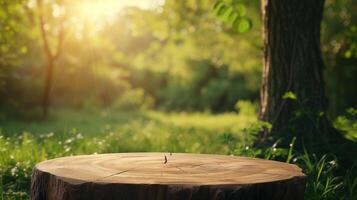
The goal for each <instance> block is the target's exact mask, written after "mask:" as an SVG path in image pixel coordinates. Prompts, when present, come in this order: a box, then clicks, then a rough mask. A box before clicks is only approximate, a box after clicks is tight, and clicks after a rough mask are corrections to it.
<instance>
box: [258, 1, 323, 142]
mask: <svg viewBox="0 0 357 200" xmlns="http://www.w3.org/2000/svg"><path fill="white" fill-rule="evenodd" d="M323 6H324V0H313V1H312V0H262V13H263V41H264V50H263V54H264V55H263V82H262V88H261V105H260V119H261V120H263V121H267V122H270V123H271V124H272V125H273V129H272V132H284V131H289V130H293V129H294V128H298V129H299V132H300V133H304V134H305V133H306V136H307V137H309V135H310V134H314V133H320V132H321V130H320V124H319V123H320V121H321V122H322V121H324V122H323V123H325V122H326V119H327V118H326V117H325V111H326V107H327V100H326V97H325V83H324V78H323V70H324V64H323V61H322V57H321V51H320V23H321V19H322V13H323ZM287 92H292V93H290V94H294V95H295V96H296V99H294V98H293V96H294V95H290V96H291V98H290V99H289V98H283V96H284V94H286V93H287ZM320 118H321V119H320ZM322 118H326V119H322ZM266 133H267V131H266V132H265V134H264V137H267V134H266Z"/></svg>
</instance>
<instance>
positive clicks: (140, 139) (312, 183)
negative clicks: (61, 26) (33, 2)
mask: <svg viewBox="0 0 357 200" xmlns="http://www.w3.org/2000/svg"><path fill="white" fill-rule="evenodd" d="M256 122H257V120H256V116H255V115H254V112H242V113H241V114H237V113H226V114H220V115H212V114H209V113H163V112H157V111H145V112H144V111H143V112H109V111H100V112H99V111H98V112H94V111H93V112H84V111H80V112H79V111H78V112H76V111H73V110H59V111H55V112H53V115H52V116H51V118H50V119H49V120H48V121H46V122H41V121H33V122H24V121H11V120H10V121H9V120H8V121H3V122H0V123H1V124H0V127H1V131H0V132H1V134H0V174H1V176H0V198H2V199H28V193H29V187H30V179H31V171H32V167H33V166H34V164H35V163H38V162H40V161H42V160H46V159H51V158H54V157H60V156H68V155H77V154H94V153H108V152H137V151H170V152H194V153H210V154H234V155H245V156H258V157H263V158H266V159H277V160H281V161H287V162H294V163H296V164H299V165H300V166H301V167H302V168H303V169H304V172H305V173H306V174H307V175H308V183H307V189H306V199H346V200H347V199H349V200H350V199H352V200H353V199H357V196H356V195H357V192H356V190H357V178H356V176H355V175H354V173H353V170H355V169H354V168H356V167H353V166H351V168H350V169H347V170H343V172H342V173H341V170H340V169H339V167H338V163H337V159H336V158H335V157H333V156H332V155H326V156H325V157H321V158H317V157H314V156H313V155H310V154H309V153H308V152H305V153H302V154H301V153H300V154H299V153H297V152H295V151H294V150H293V145H291V146H292V147H290V148H289V147H287V148H279V147H277V146H272V147H271V148H267V149H253V148H251V147H250V146H249V144H250V142H251V140H252V139H253V138H254V137H253V135H254V132H255V130H256V129H257V127H258V126H256V125H252V124H255V123H256Z"/></svg>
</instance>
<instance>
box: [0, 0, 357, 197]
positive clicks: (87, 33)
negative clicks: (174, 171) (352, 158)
mask: <svg viewBox="0 0 357 200" xmlns="http://www.w3.org/2000/svg"><path fill="white" fill-rule="evenodd" d="M118 2H121V3H118ZM215 2H216V1H215V0H184V1H182V0H145V1H144V0H133V1H122V0H118V1H115V0H108V1H100V0H76V1H69V0H0V5H1V7H0V153H1V155H0V174H1V176H0V197H2V198H4V199H21V198H23V199H27V198H28V193H29V185H30V175H31V169H32V166H33V165H34V164H35V163H37V162H40V161H42V160H45V159H50V158H54V157H59V156H67V155H75V154H90V153H107V152H128V151H173V152H195V153H216V154H218V153H219V154H232V155H245V156H257V157H262V158H266V159H276V160H280V161H286V162H294V163H296V164H299V166H301V167H302V168H303V169H304V172H305V173H306V174H307V175H308V177H309V179H308V183H307V192H306V197H307V198H306V199H337V198H338V199H346V200H347V199H357V178H356V177H357V176H356V174H357V173H356V172H357V170H356V168H357V164H356V163H355V164H354V165H353V166H350V167H347V168H343V169H341V168H339V166H338V165H337V164H336V162H338V160H339V159H338V158H336V157H335V156H334V155H324V156H322V157H318V156H316V155H315V154H314V152H311V151H309V149H307V150H306V149H305V151H304V152H296V151H294V150H293V147H294V141H295V139H294V140H293V141H292V143H291V144H290V146H279V145H278V142H277V143H275V144H273V145H272V146H271V147H268V148H264V149H263V148H262V149H257V148H254V147H253V146H252V140H253V138H254V137H255V136H256V135H257V133H258V132H259V131H260V130H261V126H262V124H259V122H258V119H257V112H258V105H259V98H260V88H261V77H262V48H263V42H262V24H261V23H262V22H261V11H260V10H261V9H260V1H258V0H227V1H225V2H226V3H227V4H229V5H231V6H232V7H233V8H234V9H235V10H236V11H237V13H238V15H239V17H240V19H241V21H239V23H237V24H234V23H233V25H232V23H229V22H227V20H224V19H223V18H224V16H223V17H222V13H217V12H219V10H218V11H217V10H215V9H214V5H215ZM321 32H322V40H321V49H322V53H323V59H324V62H325V66H326V70H325V83H326V94H327V96H328V99H329V108H328V115H329V117H330V119H332V121H333V122H334V125H335V127H337V128H339V129H340V130H343V131H344V132H345V133H346V134H345V136H346V137H347V138H349V139H351V140H353V141H356V140H357V121H356V119H357V111H356V106H357V104H356V103H357V92H356V87H357V66H356V65H357V2H356V1H354V0H326V1H325V8H324V15H323V21H322V27H321ZM49 69H50V70H49ZM51 70H53V74H52V78H51V77H50V78H49V75H48V74H51V73H49V71H51ZM46 91H47V92H46ZM46 93H47V94H46ZM263 126H264V124H263ZM347 151H348V150H347Z"/></svg>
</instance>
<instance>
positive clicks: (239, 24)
mask: <svg viewBox="0 0 357 200" xmlns="http://www.w3.org/2000/svg"><path fill="white" fill-rule="evenodd" d="M251 27H252V23H251V21H250V20H249V19H247V18H237V19H236V20H235V21H234V23H233V29H234V30H235V31H237V32H239V33H244V32H246V31H248V30H250V28H251Z"/></svg>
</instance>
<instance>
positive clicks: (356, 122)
mask: <svg viewBox="0 0 357 200" xmlns="http://www.w3.org/2000/svg"><path fill="white" fill-rule="evenodd" d="M334 125H335V127H336V128H338V129H339V130H341V131H342V132H343V133H344V134H345V136H346V137H347V138H348V139H350V140H353V141H357V110H356V109H354V108H350V109H348V110H347V113H346V115H341V116H338V117H337V118H336V120H335V122H334Z"/></svg>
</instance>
